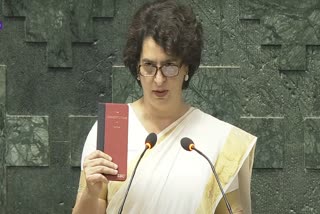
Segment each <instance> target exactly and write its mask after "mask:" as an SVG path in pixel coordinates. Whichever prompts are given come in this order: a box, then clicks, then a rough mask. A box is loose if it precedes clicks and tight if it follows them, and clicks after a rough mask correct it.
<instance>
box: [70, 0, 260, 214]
mask: <svg viewBox="0 0 320 214" xmlns="http://www.w3.org/2000/svg"><path fill="white" fill-rule="evenodd" d="M201 49H202V27H201V24H200V22H198V21H197V20H196V18H195V15H194V14H193V12H192V10H191V9H190V8H189V7H187V6H183V5H179V4H177V3H176V2H175V1H171V0H167V1H157V2H154V3H147V4H145V5H144V6H142V7H141V9H140V10H139V11H138V12H137V13H136V15H135V16H134V18H133V22H132V24H131V26H130V28H129V36H128V41H127V45H126V48H125V51H124V63H125V65H126V66H128V67H129V69H130V71H131V73H132V74H133V75H135V77H136V78H137V81H138V82H139V84H141V86H142V89H143V97H141V98H140V99H139V100H137V101H135V102H133V103H131V104H129V136H128V138H129V141H128V163H129V168H128V176H129V177H130V174H131V172H132V169H133V167H134V166H135V163H136V161H137V158H138V156H139V155H140V153H141V152H142V151H143V149H144V146H145V145H144V143H143V142H144V140H145V138H146V136H147V135H148V133H151V132H154V133H156V134H157V135H158V141H157V143H156V145H155V147H154V148H153V149H152V150H149V151H147V153H146V154H145V156H144V157H143V159H142V160H141V162H140V165H139V167H138V170H137V172H136V174H135V177H134V180H133V182H132V185H131V188H130V192H129V194H128V197H127V199H126V203H125V206H124V209H123V213H142V214H144V213H151V214H153V213H159V214H160V213H183V214H185V213H228V211H227V209H226V206H225V204H224V201H223V199H222V194H221V192H220V189H219V188H218V185H217V183H216V180H215V178H214V177H213V174H212V171H211V168H210V165H209V164H208V163H207V162H206V160H205V159H203V158H202V157H201V156H199V155H198V154H197V153H195V152H187V151H185V150H183V148H182V147H181V146H180V140H181V138H183V137H189V138H191V139H192V140H193V141H194V142H195V143H196V146H197V148H198V149H199V150H201V151H203V152H204V153H205V154H206V155H207V156H208V157H209V159H210V160H211V162H212V163H213V164H214V165H215V167H216V171H217V173H218V175H219V177H220V180H221V183H222V186H223V189H224V191H225V192H226V193H227V197H228V200H229V202H230V204H231V207H232V209H233V212H234V213H246V214H247V213H248V214H250V213H251V199H250V180H251V170H252V164H253V155H254V147H255V142H256V137H254V136H253V135H251V134H249V133H246V132H245V131H243V130H241V129H239V128H237V127H234V126H232V125H230V124H228V123H225V122H223V121H220V120H218V119H217V118H214V117H212V116H210V115H208V114H206V113H204V112H202V111H200V110H199V109H196V108H194V107H192V106H190V105H188V104H186V103H185V102H184V100H183V98H182V89H183V88H186V87H187V86H188V83H189V81H190V78H191V77H192V76H193V74H194V72H195V71H196V70H197V68H198V66H199V64H200V57H201ZM213 84H214V83H213ZM96 135H97V125H96V124H95V125H94V126H93V127H92V129H91V131H90V133H89V135H88V137H87V140H86V143H85V146H84V150H83V154H82V162H81V169H82V172H81V176H80V184H79V192H78V196H77V200H76V205H75V208H74V210H73V213H78V214H81V213H90V214H91V213H92V214H96V213H97V214H98V213H101V214H102V213H118V210H119V208H120V206H121V202H122V200H123V198H124V194H125V190H126V189H127V186H128V180H129V179H127V180H126V181H125V182H114V181H108V180H107V179H106V177H105V176H103V174H113V175H115V174H117V165H116V163H113V162H112V157H110V156H109V155H108V154H104V153H103V152H100V151H96V139H97V138H96Z"/></svg>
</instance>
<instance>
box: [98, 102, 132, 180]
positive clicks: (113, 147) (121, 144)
mask: <svg viewBox="0 0 320 214" xmlns="http://www.w3.org/2000/svg"><path fill="white" fill-rule="evenodd" d="M128 114H129V107H128V105H127V104H118V103H99V106H98V133H97V137H98V139H97V149H98V150H101V151H103V152H104V153H106V154H108V155H110V156H111V157H112V161H113V162H114V163H116V164H117V165H118V174H117V175H106V177H107V179H108V180H111V181H124V180H126V178H127V159H128Z"/></svg>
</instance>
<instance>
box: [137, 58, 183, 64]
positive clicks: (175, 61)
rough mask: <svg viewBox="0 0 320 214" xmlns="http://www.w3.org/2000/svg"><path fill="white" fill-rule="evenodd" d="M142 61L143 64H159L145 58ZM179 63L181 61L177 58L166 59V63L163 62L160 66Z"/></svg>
mask: <svg viewBox="0 0 320 214" xmlns="http://www.w3.org/2000/svg"><path fill="white" fill-rule="evenodd" d="M141 61H142V62H143V63H152V64H157V62H156V61H153V60H151V59H147V58H143V59H141ZM178 61H179V60H178V59H176V58H169V59H166V60H164V61H161V62H160V64H161V65H164V64H167V63H178Z"/></svg>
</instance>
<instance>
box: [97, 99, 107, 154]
mask: <svg viewBox="0 0 320 214" xmlns="http://www.w3.org/2000/svg"><path fill="white" fill-rule="evenodd" d="M105 112H106V104H105V103H99V104H98V133H97V150H100V151H104V143H105V142H104V138H105V117H106V114H105Z"/></svg>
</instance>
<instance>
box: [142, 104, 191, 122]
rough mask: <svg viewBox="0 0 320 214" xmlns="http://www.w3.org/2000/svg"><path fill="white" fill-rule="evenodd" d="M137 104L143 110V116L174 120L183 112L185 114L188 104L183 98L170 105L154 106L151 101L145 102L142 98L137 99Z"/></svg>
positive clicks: (153, 118)
mask: <svg viewBox="0 0 320 214" xmlns="http://www.w3.org/2000/svg"><path fill="white" fill-rule="evenodd" d="M138 104H139V106H140V107H141V110H142V112H143V114H144V115H143V117H144V118H146V119H152V120H173V121H175V120H176V119H178V118H179V117H181V116H182V115H183V114H185V113H186V112H187V111H188V109H189V107H190V106H189V105H187V104H186V103H185V102H183V100H181V101H180V102H177V103H176V104H174V105H172V106H154V105H152V104H151V103H147V102H145V101H144V99H143V98H141V99H139V100H138Z"/></svg>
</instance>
